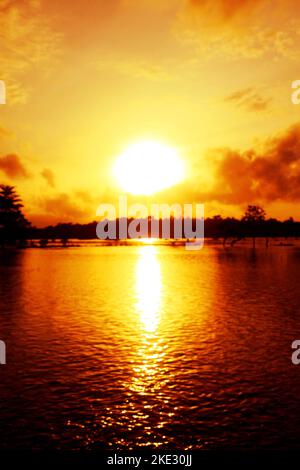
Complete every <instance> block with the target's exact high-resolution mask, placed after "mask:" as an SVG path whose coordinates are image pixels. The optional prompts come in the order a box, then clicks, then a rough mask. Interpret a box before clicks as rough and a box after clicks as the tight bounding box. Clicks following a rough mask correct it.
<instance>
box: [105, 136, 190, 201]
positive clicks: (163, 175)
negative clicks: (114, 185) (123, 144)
mask: <svg viewBox="0 0 300 470" xmlns="http://www.w3.org/2000/svg"><path fill="white" fill-rule="evenodd" d="M113 173H114V176H115V178H116V180H117V182H118V184H119V186H120V187H121V188H122V190H123V191H125V192H127V193H130V194H134V195H151V194H154V193H156V192H159V191H162V190H163V189H166V188H169V187H171V186H173V185H175V184H178V183H180V182H181V181H182V180H183V179H184V175H185V171H184V164H183V162H182V160H181V159H180V158H179V155H178V153H177V151H176V150H175V149H173V148H172V147H169V146H167V145H163V144H161V143H158V142H154V141H148V140H143V141H140V142H137V143H135V144H133V145H131V146H130V147H129V148H128V149H127V150H125V152H124V153H122V154H121V155H120V156H119V157H118V158H117V160H116V162H115V165H114V167H113Z"/></svg>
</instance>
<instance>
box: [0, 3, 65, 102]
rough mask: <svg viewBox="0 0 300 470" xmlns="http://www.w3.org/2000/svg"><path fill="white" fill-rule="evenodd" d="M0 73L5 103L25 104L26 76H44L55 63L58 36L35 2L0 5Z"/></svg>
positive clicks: (27, 94)
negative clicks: (5, 89) (29, 74)
mask: <svg viewBox="0 0 300 470" xmlns="http://www.w3.org/2000/svg"><path fill="white" fill-rule="evenodd" d="M0 24H1V29H0V71H1V77H0V78H1V79H3V80H5V81H6V87H7V104H11V103H24V102H26V100H27V98H28V96H29V93H30V86H29V85H28V84H25V83H26V80H25V79H26V77H27V75H28V73H30V72H32V71H34V72H35V73H44V72H47V71H48V70H49V67H50V66H53V63H56V61H57V58H58V56H59V44H60V40H61V35H60V34H58V33H57V32H55V31H54V30H53V29H52V27H51V26H50V23H49V18H48V17H47V16H46V15H45V14H43V13H42V11H41V6H40V2H39V1H36V0H22V1H15V0H5V1H2V2H1V4H0Z"/></svg>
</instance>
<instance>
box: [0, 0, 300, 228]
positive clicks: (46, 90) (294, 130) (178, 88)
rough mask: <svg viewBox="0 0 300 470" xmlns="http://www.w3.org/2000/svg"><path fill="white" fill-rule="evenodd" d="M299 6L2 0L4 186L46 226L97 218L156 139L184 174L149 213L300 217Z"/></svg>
mask: <svg viewBox="0 0 300 470" xmlns="http://www.w3.org/2000/svg"><path fill="white" fill-rule="evenodd" d="M297 7H298V1H297V0H285V1H284V2H283V1H276V0H272V1H271V0H109V1H108V0H97V1H96V0H94V1H91V2H85V1H83V0H73V1H72V2H71V1H70V0H0V79H1V80H4V81H5V83H6V87H7V103H6V104H5V105H0V183H3V184H11V185H14V186H16V188H17V191H18V192H19V193H20V195H21V197H22V199H23V202H24V211H25V213H26V215H27V217H28V218H29V219H30V220H31V221H32V222H33V223H34V224H36V225H38V226H44V225H48V224H54V223H57V222H81V223H83V222H89V221H92V220H97V217H96V210H97V207H98V206H99V204H101V203H103V202H112V203H114V202H115V201H116V200H117V197H118V196H119V194H120V193H121V188H120V187H119V186H118V184H117V182H116V180H115V179H114V177H113V172H112V168H113V165H114V163H115V161H116V159H117V158H118V156H119V155H121V154H122V153H123V152H124V151H125V150H126V149H128V147H130V146H131V145H133V144H135V143H136V142H139V141H141V140H151V141H154V142H159V143H161V144H163V145H166V146H169V147H171V148H174V149H176V151H177V152H178V154H179V155H180V158H181V159H182V160H183V161H184V163H185V166H186V174H185V178H184V180H183V181H182V182H181V183H180V184H178V185H176V186H174V187H172V188H169V189H167V190H164V191H161V192H159V193H156V194H155V195H153V196H151V200H152V201H153V202H168V203H171V202H172V203H191V202H199V203H204V204H205V213H206V215H207V216H209V215H216V214H221V215H223V216H240V215H241V214H242V213H243V212H244V211H245V208H246V206H247V205H248V204H259V205H262V206H263V207H264V208H265V209H266V211H267V214H268V216H269V217H277V218H280V219H282V220H284V219H287V218H288V217H290V216H292V217H294V218H295V219H300V215H299V211H298V207H299V202H300V105H299V106H297V105H294V104H293V103H292V101H291V93H292V90H291V84H292V82H293V81H294V80H297V79H299V78H300V66H299V64H298V61H297V59H298V54H299V49H300V15H297V13H298V8H297ZM158 171H159V169H158ZM132 199H134V201H136V200H137V199H139V198H138V197H136V196H135V197H134V198H132ZM148 200H149V197H148Z"/></svg>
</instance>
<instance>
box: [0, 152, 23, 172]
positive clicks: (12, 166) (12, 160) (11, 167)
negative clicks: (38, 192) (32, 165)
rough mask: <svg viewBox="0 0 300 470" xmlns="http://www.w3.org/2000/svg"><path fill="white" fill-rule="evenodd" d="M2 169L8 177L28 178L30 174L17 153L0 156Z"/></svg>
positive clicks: (0, 167)
mask: <svg viewBox="0 0 300 470" xmlns="http://www.w3.org/2000/svg"><path fill="white" fill-rule="evenodd" d="M0 170H1V171H2V172H3V173H4V174H5V175H6V176H7V177H8V178H28V177H29V176H30V175H29V173H28V171H27V170H26V168H25V166H24V165H23V163H22V162H21V160H20V157H19V156H18V155H15V154H9V155H5V156H4V157H0Z"/></svg>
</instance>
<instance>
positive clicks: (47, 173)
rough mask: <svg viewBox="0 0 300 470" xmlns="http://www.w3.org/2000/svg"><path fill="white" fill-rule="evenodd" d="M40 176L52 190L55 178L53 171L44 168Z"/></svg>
mask: <svg viewBox="0 0 300 470" xmlns="http://www.w3.org/2000/svg"><path fill="white" fill-rule="evenodd" d="M41 176H42V177H43V178H44V179H45V180H46V181H47V183H48V185H49V186H51V187H52V188H54V187H55V177H54V173H53V171H51V170H49V169H48V168H45V169H44V170H43V171H42V172H41Z"/></svg>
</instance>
